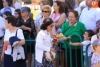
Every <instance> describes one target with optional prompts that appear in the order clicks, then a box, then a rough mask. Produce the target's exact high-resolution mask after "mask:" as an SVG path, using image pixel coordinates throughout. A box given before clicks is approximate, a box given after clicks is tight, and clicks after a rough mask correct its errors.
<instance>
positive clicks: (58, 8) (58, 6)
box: [53, 1, 65, 14]
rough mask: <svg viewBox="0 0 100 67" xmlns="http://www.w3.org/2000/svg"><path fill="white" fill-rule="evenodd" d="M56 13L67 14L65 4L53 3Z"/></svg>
mask: <svg viewBox="0 0 100 67" xmlns="http://www.w3.org/2000/svg"><path fill="white" fill-rule="evenodd" d="M53 9H54V12H55V13H56V12H59V13H60V14H61V13H63V12H65V8H64V4H63V2H61V1H55V2H54V3H53Z"/></svg>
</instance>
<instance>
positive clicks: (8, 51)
mask: <svg viewBox="0 0 100 67" xmlns="http://www.w3.org/2000/svg"><path fill="white" fill-rule="evenodd" d="M15 35H16V31H15V32H13V33H10V31H9V29H6V31H5V35H4V42H5V41H9V38H10V37H12V36H15ZM17 37H18V38H19V39H24V35H23V32H22V30H21V29H18V31H17ZM11 52H12V49H11V45H8V47H7V50H6V51H5V54H7V55H11Z"/></svg>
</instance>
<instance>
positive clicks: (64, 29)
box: [61, 22, 69, 34]
mask: <svg viewBox="0 0 100 67" xmlns="http://www.w3.org/2000/svg"><path fill="white" fill-rule="evenodd" d="M67 23H69V22H65V23H64V24H63V25H62V29H61V33H62V34H64V33H65V31H66V28H67V27H68V26H67V25H68V24H67Z"/></svg>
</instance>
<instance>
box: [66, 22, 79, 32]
mask: <svg viewBox="0 0 100 67" xmlns="http://www.w3.org/2000/svg"><path fill="white" fill-rule="evenodd" d="M76 23H77V22H75V23H74V24H73V25H71V26H69V27H68V28H67V29H66V31H67V30H69V29H70V28H71V27H72V26H74V25H75V24H76Z"/></svg>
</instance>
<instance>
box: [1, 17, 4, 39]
mask: <svg viewBox="0 0 100 67" xmlns="http://www.w3.org/2000/svg"><path fill="white" fill-rule="evenodd" d="M3 28H4V29H5V20H4V19H3V18H2V17H1V16H0V37H2V36H3V35H4V31H3Z"/></svg>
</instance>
